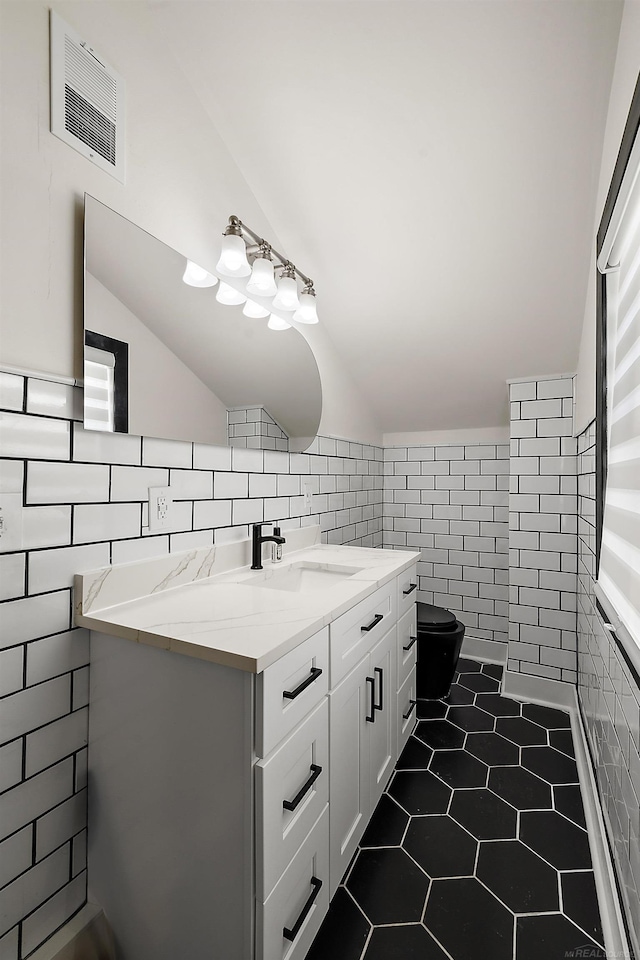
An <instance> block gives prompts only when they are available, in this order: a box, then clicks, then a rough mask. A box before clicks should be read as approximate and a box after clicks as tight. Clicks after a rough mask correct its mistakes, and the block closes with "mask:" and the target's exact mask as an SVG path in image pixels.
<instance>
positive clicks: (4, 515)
mask: <svg viewBox="0 0 640 960" xmlns="http://www.w3.org/2000/svg"><path fill="white" fill-rule="evenodd" d="M21 549H22V494H21V493H3V494H0V550H2V552H3V553H5V552H6V551H8V550H21Z"/></svg>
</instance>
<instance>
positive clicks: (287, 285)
mask: <svg viewBox="0 0 640 960" xmlns="http://www.w3.org/2000/svg"><path fill="white" fill-rule="evenodd" d="M274 257H275V259H276V261H278V262H277V263H276V264H275V265H274V263H273V258H274ZM249 258H251V260H252V264H253V266H250V264H249ZM274 268H275V270H276V271H278V273H279V280H278V283H277V286H276V284H275V276H274ZM217 269H218V272H219V273H221V274H222V275H223V276H228V277H247V276H249V274H251V277H250V279H249V280H248V282H247V287H246V290H247V293H248V294H249V295H251V294H253V295H254V296H258V297H273V298H274V299H273V303H272V306H273V308H274V309H275V310H279V311H283V312H285V313H288V312H290V311H291V312H293V311H295V313H294V315H293V318H292V319H293V320H294V321H295V322H297V323H318V311H317V307H316V292H315V290H314V289H313V280H310V279H309V277H307V276H305V274H304V273H302V271H301V270H298V268H297V267H296V266H295V265H294V264H293V263H291V261H290V260H288V259H287V258H286V257H285V256H283V255H282V254H281V253H278V251H277V250H274V248H273V247H272V246H271V244H270V243H268V242H267V241H266V240H264V239H262V238H261V237H260V236H258V234H257V233H254V232H253V230H251V229H250V228H249V227H247V225H246V224H244V223H243V222H242V221H241V220H240V219H239V218H238V217H233V216H232V217H229V223H228V224H227V227H226V229H225V231H224V234H223V240H222V253H221V255H220V260H219V261H218V267H217ZM298 278H299V279H300V280H301V282H302V292H301V293H300V294H299V293H298V283H297V280H298ZM216 299H218V300H220V297H219V296H218V297H217V298H216ZM220 302H221V303H227V302H229V301H227V300H220ZM234 302H238V301H234ZM242 302H244V301H242ZM254 309H256V305H255V304H254V306H253V307H250V306H248V305H247V307H246V308H245V310H244V311H243V312H244V313H245V314H246V315H247V316H257V313H255V312H249V311H254ZM264 315H265V316H266V314H264ZM272 321H273V323H272ZM276 322H277V325H276ZM290 326H291V324H290V323H287V322H286V321H285V320H282V319H281V318H278V317H276V316H275V315H274V314H271V319H270V321H269V327H271V329H272V330H286V329H287V328H288V327H290Z"/></svg>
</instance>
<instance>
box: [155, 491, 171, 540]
mask: <svg viewBox="0 0 640 960" xmlns="http://www.w3.org/2000/svg"><path fill="white" fill-rule="evenodd" d="M172 507H173V497H172V496H171V487H149V532H150V533H158V532H159V531H162V530H169V529H170V528H171V524H172V522H173V510H172Z"/></svg>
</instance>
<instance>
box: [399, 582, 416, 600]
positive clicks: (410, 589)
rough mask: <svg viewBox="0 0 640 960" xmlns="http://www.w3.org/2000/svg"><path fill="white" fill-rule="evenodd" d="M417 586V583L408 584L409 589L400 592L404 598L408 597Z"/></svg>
mask: <svg viewBox="0 0 640 960" xmlns="http://www.w3.org/2000/svg"><path fill="white" fill-rule="evenodd" d="M417 586H418V584H417V583H410V584H409V589H408V590H403V591H402V592H403V593H404V595H405V597H408V596H409V594H410V593H413V591H414V590H415V589H416V587H417Z"/></svg>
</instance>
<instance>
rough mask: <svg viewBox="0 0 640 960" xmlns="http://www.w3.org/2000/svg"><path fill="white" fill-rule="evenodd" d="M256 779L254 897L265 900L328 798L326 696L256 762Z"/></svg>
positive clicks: (327, 707) (327, 715) (327, 718)
mask: <svg viewBox="0 0 640 960" xmlns="http://www.w3.org/2000/svg"><path fill="white" fill-rule="evenodd" d="M255 776H256V895H257V897H258V899H260V900H265V899H266V898H267V897H268V895H269V894H270V893H271V891H272V890H273V888H274V886H275V885H276V883H277V881H278V878H279V877H280V874H281V873H282V871H283V870H284V868H285V867H286V865H287V864H288V863H289V861H290V860H291V858H292V857H293V855H294V853H295V852H296V850H297V849H298V847H299V846H300V844H301V843H302V841H303V840H304V838H305V837H306V835H307V834H308V833H309V831H310V830H311V827H312V826H313V825H314V823H315V822H316V820H317V819H318V817H319V816H320V813H321V812H322V810H323V809H324V807H325V805H326V804H327V802H328V800H329V704H328V701H327V699H326V697H325V699H324V700H323V701H322V702H321V703H320V704H319V706H317V707H316V708H315V710H313V712H312V713H310V714H309V716H308V717H307V719H306V720H304V721H303V722H302V723H301V724H300V726H299V727H296V729H295V730H294V732H293V733H292V734H291V736H289V737H287V739H286V740H285V741H284V742H283V743H282V744H281V745H280V746H279V747H278V748H277V749H276V750H275V751H274V752H273V753H271V754H270V755H269V758H268V759H267V760H260V761H258V763H257V764H256V768H255ZM285 804H286V805H285ZM291 807H293V808H294V809H290V808H291Z"/></svg>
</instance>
